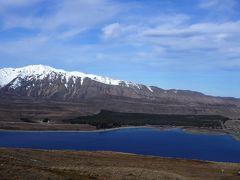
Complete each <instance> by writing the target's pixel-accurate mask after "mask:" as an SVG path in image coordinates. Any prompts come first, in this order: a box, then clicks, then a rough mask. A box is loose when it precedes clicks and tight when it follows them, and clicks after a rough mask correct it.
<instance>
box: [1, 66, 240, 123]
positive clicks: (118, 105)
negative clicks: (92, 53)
mask: <svg viewBox="0 0 240 180" xmlns="http://www.w3.org/2000/svg"><path fill="white" fill-rule="evenodd" d="M0 98H1V101H0V112H1V113H0V119H1V121H9V120H11V121H18V120H19V119H21V118H22V117H28V118H29V117H30V118H31V119H33V120H38V119H42V118H46V117H47V118H51V119H53V120H55V121H61V120H64V119H65V118H71V117H77V116H81V115H90V114H96V113H98V112H99V111H100V110H102V109H104V110H111V111H117V112H134V113H150V114H153V113H154V114H190V115H191V114H192V115H198V114H200V115H223V116H227V117H231V118H236V117H240V99H237V98H227V97H214V96H208V95H204V94H203V93H199V92H194V91H189V90H175V89H172V90H165V89H161V88H159V87H155V86H146V85H142V84H136V83H133V82H129V81H123V80H114V79H111V78H108V77H102V76H97V75H93V74H85V73H81V72H68V71H65V70H61V69H55V68H52V67H49V66H44V65H30V66H26V67H23V68H15V69H14V68H3V69H0Z"/></svg>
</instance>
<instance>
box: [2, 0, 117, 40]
mask: <svg viewBox="0 0 240 180" xmlns="http://www.w3.org/2000/svg"><path fill="white" fill-rule="evenodd" d="M4 2H5V1H1V0H0V5H2V7H4V9H5V10H4V12H3V13H2V14H0V15H1V19H2V21H3V28H4V29H11V28H19V27H20V28H25V29H35V30H38V31H39V33H40V34H44V35H47V34H51V36H52V37H54V36H56V37H57V38H58V37H60V36H62V37H61V39H64V38H69V37H71V36H75V35H78V34H79V33H81V32H82V31H83V30H84V29H88V28H91V27H94V26H96V25H98V24H99V23H102V22H104V21H107V20H109V19H110V18H113V17H114V15H116V14H117V13H119V11H120V10H121V6H120V5H118V4H117V3H112V2H110V1H109V0H88V1H85V0H71V1H69V0H59V1H57V2H55V3H54V4H51V2H48V3H49V9H48V11H47V12H45V13H44V14H43V15H38V14H36V12H37V9H38V6H37V2H39V0H33V1H30V0H19V1H16V2H15V1H13V0H10V1H9V2H8V3H4ZM30 4H31V5H35V7H34V8H32V9H28V10H29V11H30V12H29V13H27V14H25V13H23V14H22V13H18V11H20V12H21V8H22V7H24V6H23V5H30ZM11 7H16V9H15V10H14V11H11Z"/></svg>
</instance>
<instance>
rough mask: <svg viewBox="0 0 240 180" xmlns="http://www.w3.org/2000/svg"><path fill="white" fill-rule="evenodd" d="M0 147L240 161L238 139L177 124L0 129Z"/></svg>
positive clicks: (239, 142) (239, 143)
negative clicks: (192, 130)
mask: <svg viewBox="0 0 240 180" xmlns="http://www.w3.org/2000/svg"><path fill="white" fill-rule="evenodd" d="M0 147H11V148H33V149H57V150H87V151H96V150H97V151H117V152H127V153H135V154H142V155H154V156H162V157H178V158H187V159H199V160H211V161H221V162H238V163H240V141H237V140H235V139H234V138H232V137H231V136H229V135H213V134H191V133H187V132H185V131H183V130H181V129H177V128H176V129H165V130H161V129H157V128H122V129H116V130H110V131H109V130H108V131H99V132H7V131H0Z"/></svg>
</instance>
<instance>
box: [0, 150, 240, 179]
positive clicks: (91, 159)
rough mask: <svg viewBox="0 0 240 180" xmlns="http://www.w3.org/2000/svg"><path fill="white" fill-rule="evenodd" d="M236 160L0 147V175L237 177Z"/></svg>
mask: <svg viewBox="0 0 240 180" xmlns="http://www.w3.org/2000/svg"><path fill="white" fill-rule="evenodd" d="M239 170H240V164H232V163H216V162H206V161H195V160H184V159H174V158H160V157H151V156H139V155H132V154H124V153H111V152H79V151H40V150H24V149H0V175H1V179H9V180H10V179H114V180H118V179H137V180H141V179H144V180H145V179H184V180H185V179H209V180H211V179H229V180H233V179H239V175H238V171H239Z"/></svg>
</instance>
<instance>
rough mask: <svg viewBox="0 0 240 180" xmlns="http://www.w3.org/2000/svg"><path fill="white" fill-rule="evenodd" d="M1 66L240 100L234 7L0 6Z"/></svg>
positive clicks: (15, 2)
mask: <svg viewBox="0 0 240 180" xmlns="http://www.w3.org/2000/svg"><path fill="white" fill-rule="evenodd" d="M0 62H1V63H0V68H2V67H22V66H25V65H30V64H45V65H50V66H53V67H55V68H63V69H65V70H69V71H71V70H77V71H82V72H85V73H95V74H97V75H104V76H110V77H112V78H116V79H124V80H130V81H133V82H137V83H143V84H146V85H155V86H159V87H161V88H166V89H171V88H175V89H190V90H196V91H201V92H203V93H206V94H210V95H215V96H234V97H240V91H239V89H240V1H239V0H181V1H180V0H161V1H160V0H151V1H150V0H0Z"/></svg>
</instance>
